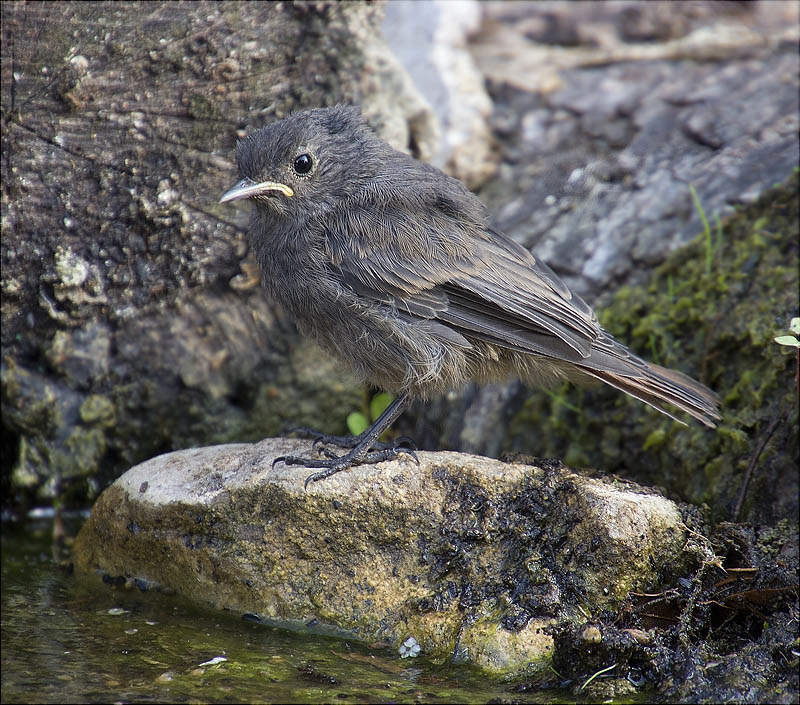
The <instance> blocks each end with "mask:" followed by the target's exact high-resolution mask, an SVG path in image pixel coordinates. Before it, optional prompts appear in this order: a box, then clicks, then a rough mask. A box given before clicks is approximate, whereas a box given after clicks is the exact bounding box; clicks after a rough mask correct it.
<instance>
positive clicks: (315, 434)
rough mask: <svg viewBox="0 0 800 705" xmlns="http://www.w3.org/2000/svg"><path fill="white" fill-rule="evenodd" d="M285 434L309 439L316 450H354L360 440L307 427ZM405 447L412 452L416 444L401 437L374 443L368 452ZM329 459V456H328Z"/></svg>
mask: <svg viewBox="0 0 800 705" xmlns="http://www.w3.org/2000/svg"><path fill="white" fill-rule="evenodd" d="M287 433H291V434H292V435H294V436H296V437H298V438H310V439H311V440H312V443H311V448H312V449H314V450H316V449H317V448H318V447H319V446H338V447H339V448H355V447H356V446H357V445H358V444H359V443H360V442H361V440H362V437H361V436H334V435H332V434H330V433H322V432H321V431H315V430H314V429H313V428H308V427H307V426H298V427H296V428H291V429H289V431H288V432H287ZM401 445H405V447H407V448H411V449H413V450H416V449H417V446H416V444H415V443H414V441H413V440H412V439H411V438H409V437H408V436H402V437H401V438H398V439H397V440H395V441H389V442H387V443H384V442H383V441H375V442H374V443H372V444H371V445H370V450H388V449H390V448H396V447H397V446H401ZM322 452H323V453H326V455H327V452H326V451H325V450H323V451H322ZM329 457H330V456H329Z"/></svg>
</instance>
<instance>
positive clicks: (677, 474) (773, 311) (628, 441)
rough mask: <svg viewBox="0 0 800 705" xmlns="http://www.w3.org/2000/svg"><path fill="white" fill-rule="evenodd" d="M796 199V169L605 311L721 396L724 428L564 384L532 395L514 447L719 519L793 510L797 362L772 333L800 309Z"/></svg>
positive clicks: (618, 328)
mask: <svg viewBox="0 0 800 705" xmlns="http://www.w3.org/2000/svg"><path fill="white" fill-rule="evenodd" d="M797 192H798V178H797V174H795V175H794V176H793V177H792V179H790V181H789V182H787V183H786V184H784V185H782V186H778V187H776V188H774V189H772V190H771V191H769V192H768V193H766V194H764V196H762V198H760V199H759V200H758V201H757V202H756V203H754V204H752V205H749V206H747V207H743V208H741V209H740V210H739V211H738V212H737V213H736V214H735V215H734V216H732V217H731V218H730V219H729V220H728V221H727V222H725V223H724V224H722V225H721V226H720V227H719V228H717V229H716V232H714V231H713V229H712V232H711V233H710V236H708V237H707V236H705V235H701V236H699V237H698V238H697V239H696V240H694V241H693V242H692V243H690V244H689V245H687V246H686V247H685V248H682V249H681V250H680V251H678V252H676V253H675V254H674V255H673V256H672V257H670V259H669V260H668V261H667V262H666V263H664V264H663V265H662V266H661V267H659V268H658V269H657V270H656V271H655V273H654V275H653V278H652V281H651V282H650V284H649V286H647V287H626V288H623V289H621V290H620V291H619V292H618V293H617V294H616V296H615V297H614V299H613V300H612V302H611V304H610V305H609V306H608V308H607V309H606V310H604V311H603V312H602V314H601V316H600V318H601V320H602V323H603V325H604V326H605V327H606V328H607V329H608V330H609V331H610V332H611V333H612V334H613V335H614V336H616V337H617V338H619V339H620V340H621V341H623V342H625V343H626V344H627V345H629V347H630V348H631V349H632V350H634V351H635V352H636V353H637V354H640V355H642V356H643V357H645V358H647V359H649V360H651V361H652V362H656V363H658V364H660V365H664V366H666V367H672V368H675V369H680V370H682V371H683V372H685V373H687V374H689V375H691V376H693V377H695V378H696V379H699V380H701V381H702V382H704V383H705V384H707V385H708V386H710V387H711V388H712V389H714V390H715V391H717V393H718V394H719V395H720V398H721V400H722V416H723V419H722V422H721V424H720V425H719V428H718V429H716V431H708V430H706V429H704V428H703V427H701V426H699V425H698V424H694V423H691V424H690V426H689V428H684V427H682V426H681V425H679V424H677V423H675V422H673V421H671V420H670V419H669V418H667V417H665V416H662V415H661V414H658V413H657V412H655V411H652V410H650V409H649V408H647V407H646V406H645V405H644V404H641V403H640V402H638V401H636V400H633V399H630V398H628V397H626V396H625V395H623V394H620V393H618V392H615V391H614V390H611V389H608V388H591V389H588V390H586V389H584V390H581V389H576V388H570V387H567V386H566V385H565V386H564V387H562V388H560V389H558V390H557V391H556V392H555V393H553V394H550V395H546V394H542V393H540V392H537V393H536V394H534V395H532V396H531V397H530V399H528V401H527V402H526V403H525V405H524V406H523V408H522V410H521V411H520V412H519V413H518V414H517V415H516V416H515V418H514V419H513V420H512V422H511V424H510V426H509V433H508V436H507V439H506V447H507V448H513V449H514V450H519V451H523V452H536V453H538V454H546V455H552V456H558V457H560V458H562V459H563V460H564V462H565V463H567V464H568V465H571V466H576V465H577V466H580V465H593V466H596V467H599V468H602V469H603V470H604V471H610V472H619V473H622V474H625V475H627V476H633V477H635V478H636V479H637V480H638V481H640V482H644V483H646V484H658V485H662V486H664V487H667V488H669V489H670V490H671V491H672V492H673V493H674V494H677V495H678V496H680V497H682V498H683V499H686V500H689V501H691V502H693V503H695V504H701V503H707V504H708V505H709V506H710V507H711V509H712V514H713V516H714V517H716V518H720V519H722V518H729V517H732V516H733V514H734V512H735V508H736V506H737V505H739V504H741V507H740V511H739V515H738V517H739V518H740V519H744V518H747V519H749V520H752V521H759V520H762V519H767V520H769V521H774V519H775V518H776V517H786V516H790V515H791V516H796V514H797V472H796V468H797V463H798V442H797V433H796V429H797V420H798V419H797V388H796V382H795V375H794V369H795V357H794V354H793V351H790V350H788V349H787V350H784V349H782V348H781V346H779V345H777V344H775V343H774V342H773V338H774V336H775V335H777V334H779V333H780V332H781V331H782V330H784V329H786V328H787V327H788V324H789V320H790V318H791V317H792V316H794V315H797V306H798V197H797ZM749 468H750V469H751V472H752V476H751V479H750V481H749V487H748V488H747V491H746V492H745V493H744V494H743V495H742V484H743V481H744V478H745V476H746V475H747V474H748V469H749ZM740 496H741V499H740Z"/></svg>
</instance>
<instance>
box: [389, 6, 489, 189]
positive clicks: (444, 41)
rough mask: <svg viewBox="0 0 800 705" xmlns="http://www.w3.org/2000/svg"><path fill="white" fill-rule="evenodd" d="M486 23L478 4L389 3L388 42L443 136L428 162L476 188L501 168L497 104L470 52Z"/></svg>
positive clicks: (434, 147)
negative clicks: (494, 122) (495, 137)
mask: <svg viewBox="0 0 800 705" xmlns="http://www.w3.org/2000/svg"><path fill="white" fill-rule="evenodd" d="M480 22H481V7H480V4H479V3H478V2H476V1H475V0H459V1H458V2H453V1H452V0H427V1H424V2H417V1H415V2H408V1H402V0H401V1H399V2H398V1H394V2H390V3H387V4H386V14H385V17H384V20H383V34H384V36H385V38H386V44H387V45H388V47H389V48H390V49H391V50H392V51H393V52H394V53H395V55H396V56H397V58H398V60H399V61H400V63H401V64H402V66H403V67H404V68H405V70H406V71H407V72H408V75H409V76H410V78H411V80H412V81H413V85H414V86H415V87H416V90H418V91H419V93H421V94H422V96H423V97H424V100H425V104H426V105H429V106H430V107H431V108H432V110H433V113H434V114H435V116H436V118H437V121H438V125H439V131H440V134H441V137H440V138H439V135H436V138H437V139H432V140H431V143H432V145H431V146H432V147H433V149H432V150H431V151H430V152H429V153H423V155H422V158H423V159H425V161H428V162H430V163H431V164H433V165H434V166H436V167H438V168H440V169H443V170H444V171H446V172H448V173H449V174H451V175H453V176H455V177H456V178H458V179H461V180H462V181H464V182H465V183H466V184H467V185H468V186H469V187H470V188H472V189H475V188H477V187H478V186H480V185H481V184H482V183H484V182H485V181H486V180H487V179H488V178H489V177H490V176H492V175H493V174H494V173H495V171H496V170H497V164H498V154H497V150H496V149H495V148H494V144H493V141H492V138H491V134H490V128H489V116H490V114H491V111H492V102H491V100H490V99H489V95H488V94H487V93H486V89H485V88H484V81H483V76H482V75H481V73H480V72H479V71H478V69H477V67H476V66H475V62H474V61H473V59H472V56H471V55H470V53H469V52H468V50H467V37H468V35H469V34H470V33H472V32H474V31H476V30H477V29H478V27H479V26H480Z"/></svg>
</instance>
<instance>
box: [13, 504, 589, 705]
mask: <svg viewBox="0 0 800 705" xmlns="http://www.w3.org/2000/svg"><path fill="white" fill-rule="evenodd" d="M79 523H80V522H79V521H76V522H72V523H71V524H70V525H68V533H69V534H72V535H74V534H75V532H76V531H77V528H78V525H79ZM51 535H52V522H51V521H49V520H38V521H28V522H26V523H25V524H24V525H18V524H9V523H4V524H3V532H2V642H0V644H1V647H0V652H1V654H2V671H1V672H2V701H3V702H4V703H7V702H46V703H49V702H53V703H62V702H63V703H71V702H130V701H136V702H165V701H166V702H198V701H199V702H209V701H212V702H226V703H227V702H230V703H234V702H286V703H296V702H312V703H313V702H331V701H339V702H378V703H388V702H401V703H406V702H465V703H466V702H470V703H473V702H474V703H484V702H489V701H495V702H520V703H551V702H569V701H573V702H574V696H571V695H570V694H569V693H566V692H564V691H557V690H535V691H531V690H527V692H526V691H524V690H523V691H522V692H521V690H520V687H519V684H518V683H517V684H514V683H496V682H492V681H489V680H488V679H487V678H486V676H485V675H482V674H481V673H479V672H477V671H475V670H474V669H471V668H468V667H466V666H454V665H451V664H446V665H437V664H434V663H431V662H429V661H427V660H426V659H425V658H424V656H420V657H417V658H408V659H401V658H400V657H399V656H398V654H397V653H396V652H395V651H394V650H388V649H384V648H370V647H369V646H368V645H366V644H363V643H359V642H354V641H346V640H343V639H338V638H333V637H330V636H324V635H320V634H315V633H312V632H310V631H309V632H308V633H305V632H303V633H297V632H292V631H288V630H283V629H277V628H274V627H270V626H266V625H264V624H261V623H254V622H249V621H245V620H243V619H241V617H240V616H238V615H235V616H234V615H228V614H225V613H219V612H214V611H211V610H203V609H199V608H198V607H196V606H194V605H191V604H188V603H187V602H186V601H184V600H182V599H180V598H178V597H175V596H169V595H165V594H163V593H156V592H141V591H139V590H138V589H136V588H133V589H126V588H124V587H112V586H110V585H106V584H103V583H101V582H100V581H99V580H98V579H94V578H92V579H86V578H78V577H76V576H74V575H72V574H71V572H70V570H69V567H68V561H64V562H59V561H57V560H56V559H55V558H54V556H53V552H52V549H51Z"/></svg>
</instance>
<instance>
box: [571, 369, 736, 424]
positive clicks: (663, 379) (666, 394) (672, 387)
mask: <svg viewBox="0 0 800 705" xmlns="http://www.w3.org/2000/svg"><path fill="white" fill-rule="evenodd" d="M636 362H637V363H640V364H637V365H636V366H635V367H633V368H632V371H631V374H624V373H619V372H609V371H606V370H597V369H591V368H588V367H583V366H581V371H582V372H583V373H584V374H586V375H589V376H590V377H593V378H595V379H599V380H601V381H602V382H605V383H606V384H609V385H611V386H612V387H615V388H616V389H619V390H620V391H622V392H625V393H626V394H630V395H631V396H632V397H635V398H636V399H639V400H640V401H643V402H644V403H645V404H649V405H650V406H652V407H653V408H654V409H658V411H660V412H661V413H662V414H666V415H667V416H669V417H670V418H672V419H675V420H676V421H678V422H679V423H684V422H683V421H681V419H679V418H677V417H676V416H674V415H673V414H672V413H670V411H668V410H667V409H665V408H664V404H665V403H666V404H670V405H672V406H674V407H676V408H678V409H680V410H681V411H685V412H686V413H687V414H690V415H692V416H693V417H694V418H696V419H697V420H698V421H700V422H702V423H704V424H705V425H706V426H708V427H710V428H714V427H715V426H716V425H717V423H716V422H717V421H719V420H720V419H721V417H720V415H719V398H718V397H717V395H716V394H714V392H712V391H711V390H710V389H709V388H708V387H706V386H704V385H702V384H700V382H696V381H695V380H693V379H692V378H691V377H689V376H687V375H685V374H683V373H682V372H677V371H676V370H669V369H667V368H666V367H661V366H660V365H654V364H652V363H649V362H645V361H643V360H640V359H637V360H636ZM641 363H643V364H641ZM684 425H685V424H684Z"/></svg>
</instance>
